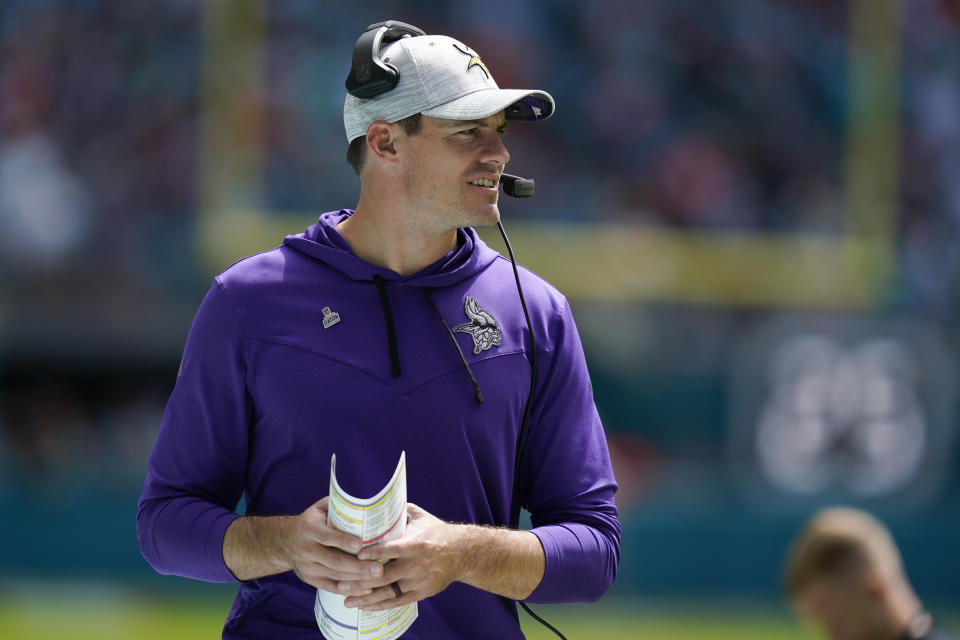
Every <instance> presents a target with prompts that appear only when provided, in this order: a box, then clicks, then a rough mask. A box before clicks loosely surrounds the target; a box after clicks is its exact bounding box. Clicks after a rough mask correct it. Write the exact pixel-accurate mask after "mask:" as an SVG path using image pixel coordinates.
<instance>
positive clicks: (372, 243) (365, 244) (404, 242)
mask: <svg viewBox="0 0 960 640" xmlns="http://www.w3.org/2000/svg"><path fill="white" fill-rule="evenodd" d="M337 231H338V232H339V233H340V235H341V236H343V238H344V240H346V241H347V244H349V245H350V249H351V250H352V251H353V253H354V254H355V255H356V256H357V257H359V258H361V259H363V260H365V261H367V262H369V263H370V264H375V265H377V266H378V267H385V268H387V269H390V270H391V271H394V272H396V273H399V274H400V275H403V276H408V275H410V274H413V273H416V272H418V271H420V270H422V269H424V268H426V267H428V266H430V265H431V264H433V263H434V262H436V261H437V260H439V259H440V258H442V257H443V256H445V255H446V254H447V253H449V252H450V250H451V249H453V248H454V246H455V245H456V242H457V231H456V229H451V230H447V231H439V232H438V231H431V230H426V229H423V228H419V227H418V225H416V224H414V223H413V221H412V219H411V218H405V217H404V216H403V212H401V211H395V210H386V209H384V208H382V207H375V206H371V205H370V204H369V203H365V202H364V199H363V197H361V199H360V202H359V203H358V204H357V208H356V210H355V211H354V213H353V215H352V216H350V217H349V218H346V219H344V220H343V221H341V222H340V224H338V225H337Z"/></svg>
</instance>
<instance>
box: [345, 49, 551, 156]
mask: <svg viewBox="0 0 960 640" xmlns="http://www.w3.org/2000/svg"><path fill="white" fill-rule="evenodd" d="M381 56H382V58H383V60H384V62H389V63H390V64H392V65H394V66H395V67H396V68H397V71H398V72H399V74H400V80H399V82H398V83H397V86H396V87H394V88H393V89H391V90H390V91H387V92H386V93H382V94H380V95H378V96H375V97H373V98H369V99H362V98H357V97H356V96H353V95H350V94H347V99H346V100H345V101H344V103H343V126H344V128H345V129H346V131H347V140H348V141H350V142H352V141H353V140H354V138H358V137H360V136H363V135H366V133H367V128H368V127H369V126H370V125H371V124H373V122H375V121H377V120H384V121H386V122H397V121H398V120H402V119H403V118H407V117H410V116H412V115H414V114H417V113H422V114H424V115H427V116H433V117H434V118H447V119H450V120H476V119H479V118H486V117H487V116H492V115H493V114H495V113H499V112H500V111H504V110H506V117H507V119H508V120H545V119H547V118H549V117H550V116H551V115H552V114H553V111H554V108H555V107H554V103H553V97H552V96H551V95H550V94H549V93H547V92H546V91H539V90H536V89H501V88H500V87H498V86H497V83H496V81H494V79H493V76H492V75H491V74H490V71H489V69H487V66H486V65H485V64H484V63H483V61H482V60H481V59H480V56H478V55H477V53H476V52H475V51H474V50H473V49H471V48H470V47H468V46H466V45H465V44H463V43H462V42H459V41H458V40H454V39H453V38H450V37H447V36H431V35H425V36H414V37H406V38H401V39H400V40H397V41H396V42H394V43H392V44H391V45H390V46H388V47H387V48H386V49H385V50H384V51H383V52H382V53H381Z"/></svg>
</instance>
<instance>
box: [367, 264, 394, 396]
mask: <svg viewBox="0 0 960 640" xmlns="http://www.w3.org/2000/svg"><path fill="white" fill-rule="evenodd" d="M373 283H374V284H375V285H377V293H379V294H380V304H381V305H382V306H383V317H384V319H385V320H386V322H387V342H388V343H389V344H390V370H391V371H392V372H393V377H394V378H399V377H400V351H399V349H398V348H397V328H396V327H395V326H394V323H393V309H392V308H391V307H390V298H388V297H387V288H386V287H384V286H383V277H381V276H380V274H375V275H374V276H373Z"/></svg>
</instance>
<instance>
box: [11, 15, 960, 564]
mask: <svg viewBox="0 0 960 640" xmlns="http://www.w3.org/2000/svg"><path fill="white" fill-rule="evenodd" d="M249 4H250V3H237V5H249ZM253 4H257V3H253ZM851 4H853V3H847V2H842V1H837V0H776V1H774V2H771V1H768V0H739V1H736V2H734V1H710V2H704V1H702V0H648V1H646V2H631V1H629V0H595V1H593V2H575V1H573V0H523V1H518V0H491V1H490V2H486V3H483V5H482V7H481V6H478V5H477V4H476V3H468V2H465V1H463V0H455V1H453V2H442V3H441V2H408V3H404V6H403V8H402V9H398V8H397V5H396V4H395V3H387V2H381V1H377V2H369V3H337V2H316V1H306V0H284V1H266V0H265V1H264V2H262V3H259V4H257V6H258V7H259V9H258V10H257V12H254V13H257V15H259V16H260V18H259V19H260V21H261V24H260V27H261V30H262V42H261V43H258V46H259V44H263V45H264V49H263V51H264V52H265V58H264V70H265V72H264V77H263V85H262V86H263V91H262V94H261V95H260V96H259V100H260V102H259V104H258V105H257V107H258V110H257V112H256V113H255V114H254V116H253V117H254V118H256V119H257V122H258V125H257V126H256V127H254V128H255V129H256V130H258V131H260V132H262V135H263V139H262V141H261V142H262V147H263V167H262V170H263V177H262V180H263V189H262V201H261V202H256V203H250V206H252V207H259V208H261V209H263V210H265V211H269V212H271V213H270V215H272V216H276V217H281V218H282V217H283V216H284V215H285V212H299V213H302V212H309V211H316V212H320V211H323V210H327V209H332V208H338V207H349V206H352V204H354V198H355V194H356V191H357V183H356V181H355V178H353V177H352V174H351V173H350V170H349V168H348V167H347V166H346V164H345V162H344V161H343V159H342V158H343V153H344V151H345V147H346V141H345V138H344V134H343V128H342V120H341V108H342V99H343V88H342V83H343V79H344V77H345V75H346V72H347V70H348V67H349V59H350V58H349V56H350V53H351V51H352V46H353V43H354V41H355V39H356V37H357V36H358V35H359V33H360V32H361V31H362V29H363V27H364V26H365V25H366V24H367V23H369V22H374V21H376V20H379V19H385V18H396V19H401V20H404V21H407V22H410V23H413V24H417V25H418V26H421V27H423V28H425V29H426V30H427V31H428V32H442V33H449V34H451V35H455V36H457V37H459V38H461V39H463V40H464V41H466V42H468V43H470V44H471V46H472V47H474V48H475V49H476V50H478V51H479V52H480V53H481V55H482V56H483V58H484V61H485V62H486V63H487V65H488V66H489V68H490V69H491V70H492V71H493V73H494V74H495V77H496V78H497V80H498V82H499V84H500V86H503V87H514V86H516V87H525V86H531V87H534V86H535V87H543V88H546V89H547V90H549V91H550V92H551V93H552V94H553V95H554V97H555V98H556V100H557V104H558V111H557V115H556V118H555V119H554V121H552V123H551V126H549V127H547V129H544V130H538V131H536V132H527V131H523V130H522V127H515V128H514V129H512V130H511V131H510V133H509V134H508V139H507V140H508V142H509V143H510V144H509V146H510V149H511V153H512V155H513V158H514V161H513V162H512V163H511V169H513V170H514V171H515V172H517V173H520V174H524V175H530V176H533V177H535V178H536V179H537V181H538V182H539V183H540V185H541V188H540V189H539V190H538V196H537V198H536V199H534V200H533V201H531V202H530V203H529V204H528V205H525V206H524V207H512V208H511V215H514V216H517V217H524V218H528V219H529V220H531V221H542V222H550V221H581V222H613V223H627V224H637V225H645V226H654V227H664V228H670V229H681V230H683V229H690V230H698V231H704V232H709V233H717V234H722V233H725V232H728V231H730V230H747V231H759V232H770V233H801V232H802V233H806V232H815V233H826V234H839V233H842V232H843V231H844V228H845V227H844V224H845V223H844V213H845V206H846V198H847V194H846V192H845V190H844V184H845V182H844V180H845V170H846V167H845V158H846V154H847V150H848V138H847V134H848V132H849V129H850V126H851V123H850V122H849V118H850V114H851V110H850V108H849V107H850V105H849V84H850V78H849V77H848V75H849V67H848V59H849V57H850V55H851V52H850V50H849V47H850V29H851V26H850V15H851V11H850V6H851ZM900 4H901V9H900V15H901V18H902V20H901V28H900V33H899V37H900V38H901V42H900V46H899V48H898V50H899V51H900V57H899V66H898V67H897V71H898V73H899V75H898V82H899V97H900V104H899V112H900V118H899V123H898V126H899V130H898V133H897V139H898V141H899V157H898V158H896V165H897V167H898V172H899V184H898V185H897V188H896V189H895V190H894V193H897V194H898V202H897V203H895V206H896V210H897V212H898V218H897V229H896V234H895V238H894V242H895V244H896V252H897V254H898V258H899V261H898V264H899V267H900V268H899V270H898V271H897V272H896V273H895V274H894V277H893V278H892V280H891V284H890V286H889V289H888V290H887V291H886V292H885V303H884V306H883V308H880V309H876V310H874V312H875V315H877V316H883V315H884V314H890V313H898V314H907V315H909V316H911V317H916V318H921V319H922V320H923V322H924V323H928V324H930V325H933V326H935V327H936V328H937V331H938V332H939V333H941V334H942V335H943V336H944V337H945V338H944V340H945V344H946V345H947V348H949V349H950V353H955V352H956V351H955V350H956V346H957V339H958V338H960V336H958V335H957V328H956V322H957V319H958V315H957V314H958V311H960V296H958V293H960V288H958V285H960V280H958V276H960V251H957V247H958V246H960V244H958V232H960V179H958V178H957V176H960V117H958V116H960V80H958V76H957V69H958V68H960V67H958V63H960V3H957V2H955V1H953V0H902V2H901V3H900ZM208 6H209V5H208V3H202V2H201V3H198V2H192V1H188V0H164V1H162V2H155V1H153V2H150V1H147V0H71V1H67V0H5V1H4V2H3V3H2V5H0V462H2V465H0V482H2V484H0V497H4V496H6V498H7V499H12V498H11V496H16V495H19V494H20V492H22V491H28V490H30V489H29V487H44V486H49V487H60V486H63V483H64V482H76V481H78V479H86V480H89V481H90V482H91V486H92V487H93V488H92V489H91V490H90V491H91V494H90V495H91V496H94V497H95V496H96V491H97V490H98V489H97V487H100V488H101V489H102V488H103V487H109V486H115V485H116V484H118V483H119V484H122V485H123V486H125V487H130V492H131V493H133V494H134V495H135V493H136V492H137V491H138V490H139V483H140V482H142V473H143V469H144V465H145V460H146V455H147V452H148V451H149V447H150V445H151V443H152V438H153V435H154V434H155V432H156V429H157V427H158V425H159V416H160V414H161V412H162V409H163V404H164V402H165V399H166V395H167V393H168V392H169V389H170V388H171V387H172V384H173V380H174V376H175V373H176V366H177V360H178V358H179V353H180V348H181V347H182V342H183V339H184V338H185V335H186V331H187V328H188V326H189V322H190V318H191V316H192V312H193V310H194V309H195V308H196V305H197V303H198V302H199V300H200V298H201V297H202V295H203V292H204V291H205V289H206V286H207V285H208V283H209V280H210V277H211V276H212V275H213V271H211V270H210V268H209V267H208V266H207V265H206V264H205V263H204V261H203V259H202V256H199V255H197V250H196V243H195V240H194V236H195V231H196V228H197V225H198V220H199V218H200V216H202V215H203V213H204V212H203V211H202V210H201V207H200V204H199V198H198V191H199V189H200V184H199V183H200V180H201V179H202V178H201V176H202V171H203V167H201V166H200V162H199V158H200V145H201V143H202V140H203V138H202V131H201V123H202V117H201V116H202V114H203V109H204V104H203V95H204V93H203V78H204V73H203V64H204V62H203V61H204V55H205V53H206V47H207V46H208V43H207V40H206V38H207V34H208V29H209V24H208V23H207V22H205V20H206V18H207V16H206V14H205V7H208ZM518 60H522V64H518V63H516V61H518ZM289 231H290V232H291V233H292V232H296V231H299V228H297V227H292V228H291V229H290V230H289ZM224 233H225V234H229V233H230V231H229V229H225V230H224ZM280 240H281V238H279V237H278V238H275V239H270V240H269V241H270V242H273V241H276V242H279V241H280ZM236 257H237V258H239V257H241V256H236ZM520 260H521V262H522V261H523V256H520ZM222 266H226V265H222ZM545 275H546V276H547V277H548V278H549V274H545ZM577 302H578V301H576V300H575V301H574V307H575V309H577ZM580 306H581V307H582V308H583V309H584V313H583V315H582V316H580V315H578V319H579V320H580V323H581V325H583V327H582V328H583V332H584V336H585V343H586V345H587V348H588V354H587V355H588V360H590V363H591V368H592V369H594V368H595V369H596V374H595V388H596V389H597V394H598V403H599V404H600V408H601V411H603V412H605V413H606V414H607V415H606V416H605V417H606V418H607V424H608V428H609V429H610V431H611V439H612V440H613V441H615V442H617V441H619V440H621V439H622V440H623V444H622V446H618V450H617V456H618V460H619V461H620V462H619V464H620V465H621V483H622V484H624V487H623V491H622V495H623V496H624V497H625V498H626V500H625V502H624V506H625V507H626V508H627V513H629V509H630V508H631V502H632V501H636V502H637V503H638V504H642V498H643V497H644V496H645V491H646V489H647V485H646V484H644V483H649V482H652V481H651V480H650V478H649V477H648V474H647V473H646V472H645V471H644V465H651V466H652V465H656V464H666V463H669V460H668V461H666V462H664V460H662V456H664V455H667V456H675V457H676V458H679V459H689V460H694V461H696V460H698V459H701V458H702V457H703V456H706V457H711V456H712V457H717V456H719V455H721V454H722V447H721V446H719V445H717V446H708V445H706V444H704V443H705V442H715V441H718V440H719V439H720V438H721V437H722V436H720V435H717V434H718V433H720V432H722V431H723V429H724V428H725V424H724V421H725V415H724V406H725V403H724V401H723V400H722V399H717V396H718V395H719V394H722V393H723V392H722V389H720V390H718V388H717V387H716V385H714V386H710V384H707V385H706V386H704V385H703V384H700V383H697V382H696V380H695V381H694V382H695V383H694V384H693V385H689V384H687V385H686V386H684V385H685V383H689V382H690V381H691V378H690V377H689V376H687V377H684V376H683V375H678V376H676V377H675V378H673V379H671V380H665V379H664V377H663V375H664V374H663V373H662V371H663V370H661V369H660V367H661V366H664V367H665V370H666V371H667V372H668V373H669V371H670V367H669V365H667V364H665V363H666V362H667V361H670V360H673V359H686V360H687V361H688V362H689V361H690V360H691V359H692V360H698V359H699V360H701V361H704V360H703V359H704V358H706V359H707V360H705V361H706V362H708V365H705V366H709V367H713V368H714V370H713V371H712V372H711V374H710V376H708V379H709V380H713V381H716V380H718V379H723V378H724V377H725V376H726V375H727V372H726V371H725V370H724V369H723V367H724V366H725V365H724V364H723V360H724V357H723V355H722V354H725V353H727V352H726V351H724V348H725V345H726V344H727V343H728V341H729V340H731V339H732V338H733V337H736V335H737V332H739V331H741V330H742V329H744V328H749V327H750V326H751V325H752V323H754V322H755V321H756V319H757V318H758V317H761V316H763V315H764V314H765V313H767V312H766V311H765V310H743V309H727V308H724V307H723V306H718V307H711V308H694V309H691V308H689V307H675V306H672V305H660V306H655V308H650V307H644V305H643V302H642V301H638V302H637V305H635V306H627V307H621V308H618V309H611V308H604V309H603V312H602V313H597V312H591V309H588V307H591V306H592V305H589V304H587V303H581V305H580ZM638 308H643V311H642V314H643V315H642V316H641V315H640V313H641V312H639V311H638ZM798 311H803V310H798ZM639 322H642V323H646V324H647V325H649V324H655V325H658V326H662V327H663V329H662V330H663V331H664V332H667V331H669V332H672V333H671V334H670V335H673V336H674V338H675V340H674V341H673V342H668V346H669V348H670V349H673V351H672V352H670V353H668V352H667V348H665V347H663V346H662V345H661V346H660V347H659V348H658V349H657V350H656V352H655V355H650V354H647V355H648V356H649V357H647V358H646V360H644V353H645V352H643V351H642V350H641V351H640V352H639V360H640V364H639V365H638V364H637V362H634V363H633V364H634V365H635V366H639V367H640V369H641V371H640V373H638V370H637V369H636V368H635V369H630V370H624V369H623V368H622V367H619V366H618V364H617V363H616V362H613V361H610V362H608V361H605V360H604V358H605V357H606V355H609V350H606V351H605V350H604V349H602V348H601V347H602V342H603V340H602V337H597V338H596V339H597V344H598V345H600V346H598V348H597V350H596V351H591V349H590V347H591V337H590V336H599V335H600V334H608V335H615V336H620V337H622V338H623V340H624V341H625V342H626V343H629V342H630V340H631V337H630V336H631V334H633V335H636V334H637V333H638V332H640V331H641V330H640V329H639V328H638V327H637V326H636V325H637V323H639ZM718 327H719V328H718ZM646 330H647V331H649V330H650V329H649V327H648V328H647V329H646ZM690 336H695V337H692V338H691V337H690ZM688 339H689V340H692V341H693V343H694V344H696V345H698V348H699V350H700V352H699V353H695V354H691V353H690V352H689V349H690V344H689V343H688V342H687V341H688ZM709 353H713V354H716V355H715V357H714V358H713V359H710V358H709V355H705V354H709ZM615 357H616V354H613V355H611V358H615ZM699 380H701V382H702V380H703V378H700V379H699ZM697 384H700V386H699V387H698V386H697ZM605 385H606V386H605ZM642 385H650V386H649V387H645V388H643V389H642V388H641V387H642ZM644 389H645V390H644ZM650 389H654V390H655V391H651V390H650ZM950 391H951V393H953V392H955V389H952V388H951V390H950ZM644 393H646V395H643V394H644ZM638 394H639V395H638ZM655 395H656V396H657V397H654V396H655ZM665 397H669V398H668V399H666V400H665V399H664V398H665ZM638 398H640V399H641V400H642V399H643V398H648V399H650V401H651V402H658V401H663V402H673V403H675V404H677V405H683V406H688V405H698V403H699V405H702V406H705V407H708V408H717V409H718V411H717V412H716V414H715V415H708V413H709V411H707V410H704V411H701V412H700V413H699V414H697V415H695V416H693V417H691V415H690V413H689V411H688V412H686V413H684V412H682V411H680V412H677V411H675V412H673V413H671V412H670V411H669V410H666V411H664V412H660V413H659V414H657V413H656V412H655V411H651V410H645V409H643V408H638V407H637V406H636V405H637V402H638ZM704 398H706V400H704ZM651 416H654V418H653V419H655V420H659V421H660V422H661V423H664V422H665V421H666V423H668V422H669V420H667V419H665V418H664V417H663V416H668V417H669V416H679V419H680V421H681V422H684V421H687V422H689V421H692V422H696V423H697V424H700V425H707V426H706V427H705V429H704V432H703V433H702V434H700V433H698V432H696V431H695V430H694V431H689V432H684V431H682V430H681V432H682V433H685V434H686V435H687V436H689V439H687V440H682V439H681V440H677V441H671V440H670V437H671V436H670V435H669V432H671V431H672V427H671V425H670V424H666V423H665V424H663V425H662V428H663V434H666V435H664V440H658V437H659V436H658V435H657V434H656V433H653V434H651V433H645V432H644V424H645V422H644V421H645V419H646V418H650V417H651ZM656 416H659V417H656ZM948 441H949V440H948ZM651 442H652V443H653V444H651ZM671 447H672V448H671ZM664 450H665V451H667V453H666V454H664V453H663V451H664ZM657 451H659V453H657ZM704 451H706V452H707V453H704ZM658 456H659V457H658ZM713 463H716V464H719V463H717V462H716V461H713ZM705 464H706V466H705V467H704V468H705V469H707V470H708V471H710V472H712V471H715V470H716V468H717V467H716V464H713V466H711V465H712V463H711V461H709V460H707V461H706V463H705ZM68 478H69V479H71V480H69V481H68V480H67V479H68ZM640 484H643V485H644V486H643V487H640V486H639V485H640ZM24 486H26V487H28V489H24V488H23V487H24ZM653 490H654V491H655V490H656V488H654V489H653ZM131 509H132V507H131ZM130 522H131V530H130V531H132V516H130ZM124 533H125V534H127V533H129V535H131V536H132V533H130V532H124ZM0 539H2V536H0ZM3 565H7V566H8V567H9V566H14V567H15V566H17V563H16V562H15V561H14V560H13V559H11V558H8V557H5V556H2V555H0V569H2V568H3ZM20 570H24V569H23V567H20Z"/></svg>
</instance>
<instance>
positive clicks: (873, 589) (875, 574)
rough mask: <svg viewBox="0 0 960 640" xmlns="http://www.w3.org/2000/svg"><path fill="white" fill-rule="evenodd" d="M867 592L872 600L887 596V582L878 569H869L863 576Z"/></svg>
mask: <svg viewBox="0 0 960 640" xmlns="http://www.w3.org/2000/svg"><path fill="white" fill-rule="evenodd" d="M863 578H864V585H865V586H866V588H867V592H868V593H869V594H870V596H871V597H872V598H873V599H874V600H884V599H885V598H886V597H887V591H888V589H889V586H890V585H889V583H888V582H887V579H886V577H885V576H884V575H883V573H882V572H881V571H879V570H878V569H869V570H867V572H866V574H865V575H864V576H863Z"/></svg>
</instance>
